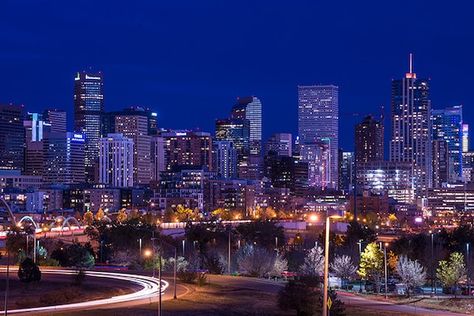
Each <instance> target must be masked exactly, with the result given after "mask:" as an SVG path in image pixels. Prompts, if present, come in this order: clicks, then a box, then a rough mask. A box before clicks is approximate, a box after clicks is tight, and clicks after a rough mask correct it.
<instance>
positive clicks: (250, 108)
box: [231, 96, 262, 155]
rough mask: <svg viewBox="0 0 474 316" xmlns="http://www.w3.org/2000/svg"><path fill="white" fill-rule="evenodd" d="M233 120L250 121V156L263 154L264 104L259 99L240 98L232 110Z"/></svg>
mask: <svg viewBox="0 0 474 316" xmlns="http://www.w3.org/2000/svg"><path fill="white" fill-rule="evenodd" d="M231 118H232V119H239V120H245V119H246V120H248V121H249V127H250V133H249V140H250V154H251V155H261V154H262V102H261V101H260V100H259V99H258V98H257V97H253V96H252V97H239V98H237V104H236V105H234V107H233V108H232V113H231Z"/></svg>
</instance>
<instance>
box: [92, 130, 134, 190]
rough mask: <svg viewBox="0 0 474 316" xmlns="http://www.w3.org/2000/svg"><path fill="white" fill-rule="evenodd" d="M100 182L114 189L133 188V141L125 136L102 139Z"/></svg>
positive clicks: (114, 135) (109, 136)
mask: <svg viewBox="0 0 474 316" xmlns="http://www.w3.org/2000/svg"><path fill="white" fill-rule="evenodd" d="M99 182H100V183H102V184H108V185H110V186H113V187H121V188H124V187H133V140H132V139H130V138H127V137H125V136H123V134H108V135H107V137H104V138H101V139H100V150H99Z"/></svg>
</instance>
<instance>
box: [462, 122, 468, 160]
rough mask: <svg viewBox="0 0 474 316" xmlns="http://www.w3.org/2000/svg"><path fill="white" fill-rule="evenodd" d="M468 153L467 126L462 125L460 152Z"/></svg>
mask: <svg viewBox="0 0 474 316" xmlns="http://www.w3.org/2000/svg"><path fill="white" fill-rule="evenodd" d="M468 151H469V124H463V125H462V152H463V153H467V152H468Z"/></svg>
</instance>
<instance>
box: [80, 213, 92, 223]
mask: <svg viewBox="0 0 474 316" xmlns="http://www.w3.org/2000/svg"><path fill="white" fill-rule="evenodd" d="M82 221H83V222H84V224H86V225H91V224H92V223H93V222H94V214H92V212H91V211H90V210H89V211H87V212H85V213H84V217H83V218H82Z"/></svg>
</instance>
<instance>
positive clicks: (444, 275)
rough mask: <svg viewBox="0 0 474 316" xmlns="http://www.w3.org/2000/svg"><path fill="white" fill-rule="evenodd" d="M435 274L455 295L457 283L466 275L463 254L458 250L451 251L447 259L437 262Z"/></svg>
mask: <svg viewBox="0 0 474 316" xmlns="http://www.w3.org/2000/svg"><path fill="white" fill-rule="evenodd" d="M436 276H437V277H438V279H439V280H440V281H441V283H442V284H443V286H444V287H445V288H448V289H450V290H451V291H453V292H454V295H456V290H457V287H458V285H459V283H460V282H461V281H462V280H463V279H464V278H465V277H466V266H465V265H464V256H463V255H462V254H461V253H459V252H453V253H451V255H450V256H449V260H442V261H440V262H439V266H438V269H436Z"/></svg>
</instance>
